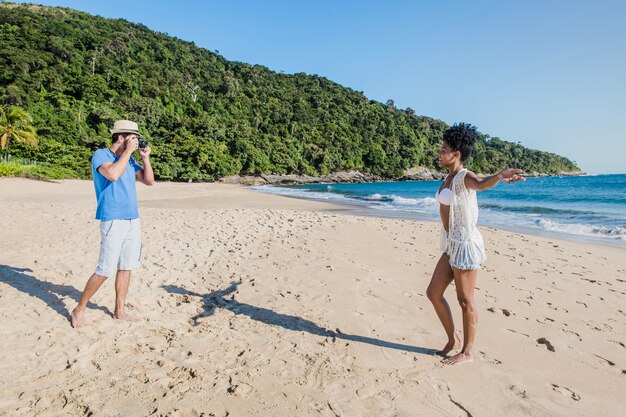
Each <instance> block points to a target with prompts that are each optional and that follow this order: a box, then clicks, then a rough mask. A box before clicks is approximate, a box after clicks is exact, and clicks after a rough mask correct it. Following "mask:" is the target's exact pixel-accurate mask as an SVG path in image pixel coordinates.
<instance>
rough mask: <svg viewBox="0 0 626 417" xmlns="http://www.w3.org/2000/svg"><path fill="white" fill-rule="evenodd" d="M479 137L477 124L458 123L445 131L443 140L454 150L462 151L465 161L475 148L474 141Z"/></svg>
mask: <svg viewBox="0 0 626 417" xmlns="http://www.w3.org/2000/svg"><path fill="white" fill-rule="evenodd" d="M477 139H478V132H477V131H476V126H472V125H471V124H469V123H458V124H455V125H454V126H452V127H450V128H448V129H447V130H446V131H445V132H443V141H444V142H445V143H447V144H448V146H450V148H452V150H453V151H459V152H461V162H465V161H466V160H467V158H469V157H470V155H471V154H472V151H473V150H474V142H476V140H477Z"/></svg>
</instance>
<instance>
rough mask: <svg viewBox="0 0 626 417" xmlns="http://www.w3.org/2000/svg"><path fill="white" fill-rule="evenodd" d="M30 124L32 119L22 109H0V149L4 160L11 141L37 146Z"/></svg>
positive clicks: (13, 107)
mask: <svg viewBox="0 0 626 417" xmlns="http://www.w3.org/2000/svg"><path fill="white" fill-rule="evenodd" d="M32 123H33V118H32V117H31V116H30V114H28V113H27V112H26V111H25V110H24V109H22V108H19V107H16V106H10V107H6V106H3V107H0V149H2V150H3V151H4V156H5V158H6V156H7V155H8V153H9V144H10V143H11V141H14V142H21V143H25V144H27V145H30V146H37V143H38V142H39V140H38V138H37V132H36V131H35V128H34V127H33V125H32Z"/></svg>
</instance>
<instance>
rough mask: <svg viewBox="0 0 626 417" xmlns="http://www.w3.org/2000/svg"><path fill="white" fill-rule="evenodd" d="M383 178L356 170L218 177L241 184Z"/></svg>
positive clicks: (312, 182)
mask: <svg viewBox="0 0 626 417" xmlns="http://www.w3.org/2000/svg"><path fill="white" fill-rule="evenodd" d="M383 179H384V178H382V177H379V176H377V175H372V174H366V173H362V172H358V171H348V172H333V173H332V174H328V175H324V176H322V177H312V176H310V175H275V174H261V175H260V176H258V177H257V176H252V175H231V176H229V177H224V178H222V179H220V182H221V183H225V184H242V185H299V184H319V183H355V182H376V181H382V180H383Z"/></svg>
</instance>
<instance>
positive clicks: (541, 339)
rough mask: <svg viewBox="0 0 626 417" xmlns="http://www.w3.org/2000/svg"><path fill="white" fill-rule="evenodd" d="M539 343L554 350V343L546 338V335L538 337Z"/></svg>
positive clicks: (551, 350)
mask: <svg viewBox="0 0 626 417" xmlns="http://www.w3.org/2000/svg"><path fill="white" fill-rule="evenodd" d="M537 343H539V344H540V345H546V348H547V349H548V350H549V351H550V352H554V346H553V345H552V343H550V341H549V340H548V339H546V338H545V337H540V338H539V339H537Z"/></svg>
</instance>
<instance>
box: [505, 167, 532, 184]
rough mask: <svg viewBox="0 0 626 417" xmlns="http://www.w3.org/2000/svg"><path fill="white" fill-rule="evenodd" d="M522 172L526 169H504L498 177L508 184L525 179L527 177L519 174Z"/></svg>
mask: <svg viewBox="0 0 626 417" xmlns="http://www.w3.org/2000/svg"><path fill="white" fill-rule="evenodd" d="M522 172H524V171H522V170H521V169H515V168H508V169H503V170H502V171H500V172H499V173H498V178H499V179H500V180H501V181H504V182H505V183H507V184H510V183H512V182H517V181H525V180H526V178H524V177H522V176H521V175H519V174H521V173H522Z"/></svg>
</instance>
